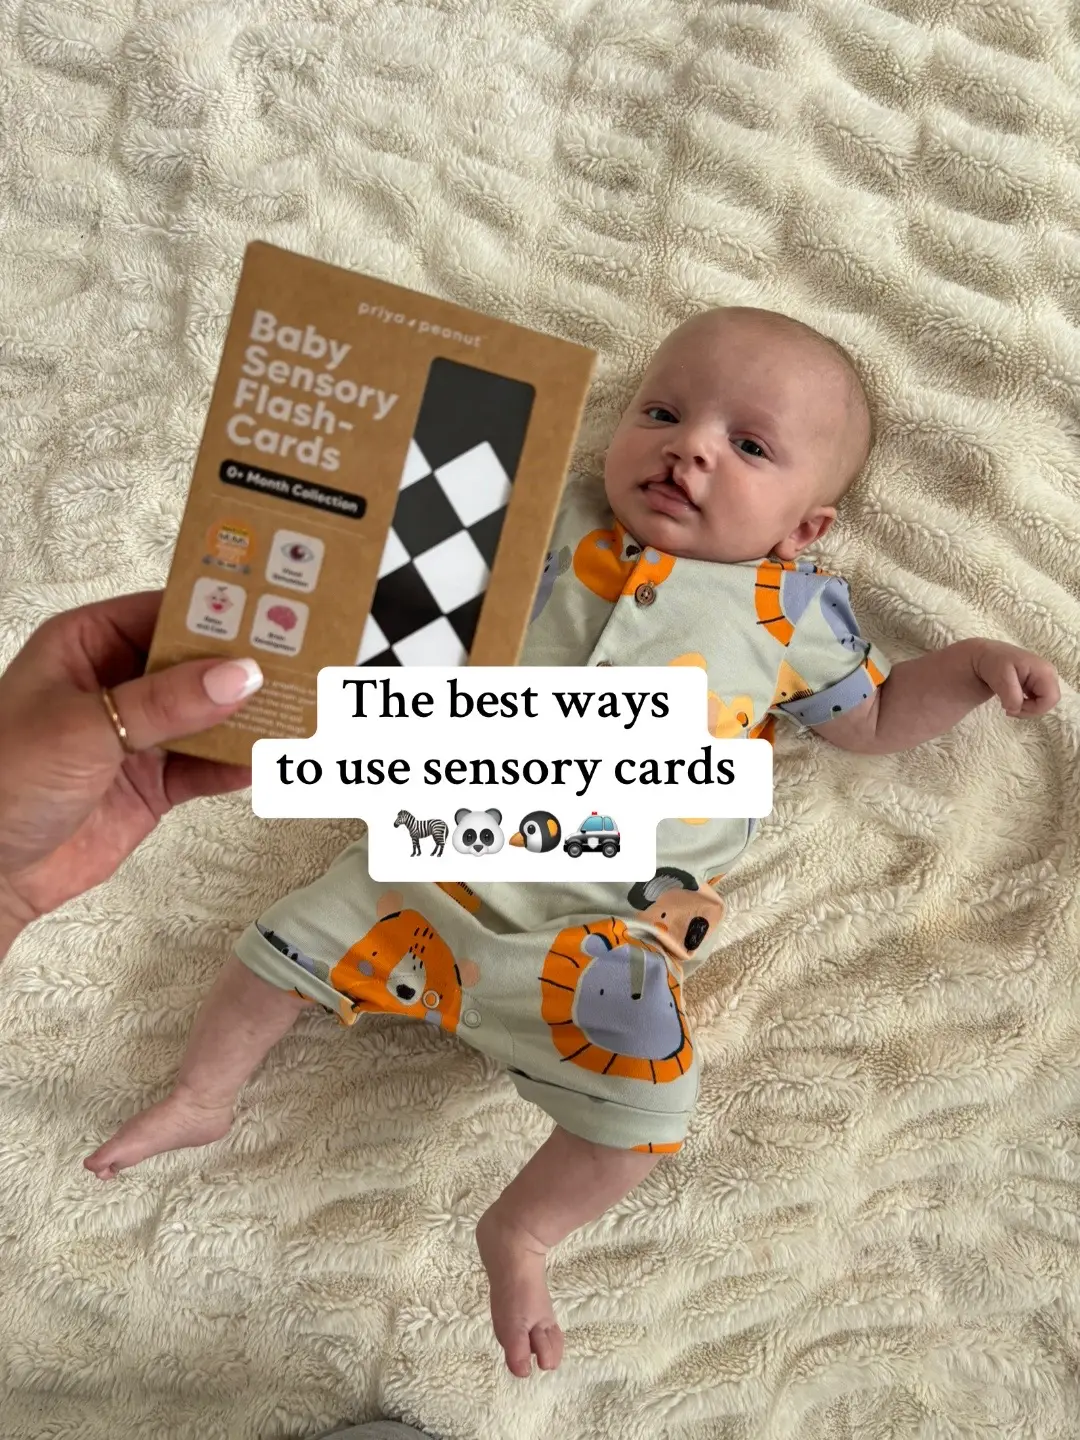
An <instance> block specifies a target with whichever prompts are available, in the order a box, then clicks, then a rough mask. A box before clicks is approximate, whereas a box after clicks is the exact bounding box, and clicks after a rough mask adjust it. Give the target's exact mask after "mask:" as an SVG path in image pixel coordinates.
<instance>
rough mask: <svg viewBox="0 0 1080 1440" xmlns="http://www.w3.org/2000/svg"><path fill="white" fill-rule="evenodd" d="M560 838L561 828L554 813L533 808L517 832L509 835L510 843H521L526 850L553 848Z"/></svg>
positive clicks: (538, 850) (537, 850)
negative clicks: (550, 813)
mask: <svg viewBox="0 0 1080 1440" xmlns="http://www.w3.org/2000/svg"><path fill="white" fill-rule="evenodd" d="M561 839H562V828H561V827H560V825H559V822H558V820H556V819H555V816H554V815H549V814H548V812H547V811H546V810H534V811H533V812H532V814H531V815H526V816H525V819H524V820H522V822H521V824H520V826H519V827H518V830H517V833H516V834H514V835H511V836H510V844H511V845H522V846H524V847H525V849H526V850H532V851H534V852H537V853H539V852H541V851H543V850H554V849H555V848H556V847H557V845H558V843H559V841H560V840H561Z"/></svg>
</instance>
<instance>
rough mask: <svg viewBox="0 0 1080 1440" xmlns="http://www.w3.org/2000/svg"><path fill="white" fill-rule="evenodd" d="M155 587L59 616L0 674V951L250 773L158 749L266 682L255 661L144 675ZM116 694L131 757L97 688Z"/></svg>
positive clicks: (211, 721)
mask: <svg viewBox="0 0 1080 1440" xmlns="http://www.w3.org/2000/svg"><path fill="white" fill-rule="evenodd" d="M160 605H161V592H160V591H148V592H144V593H141V594H138V595H123V596H120V597H118V598H117V599H115V600H105V601H103V602H101V603H100V604H97V605H84V606H82V607H80V608H79V609H77V610H69V611H67V612H65V613H64V614H61V615H56V616H54V617H53V618H52V619H51V620H48V621H46V622H45V624H44V625H42V626H41V627H40V628H39V629H38V630H36V631H35V632H34V634H33V635H31V637H30V639H29V640H28V641H27V642H26V644H25V645H24V646H23V648H22V650H20V651H19V653H18V654H17V655H16V656H15V659H14V660H13V661H12V662H11V665H10V666H9V667H8V669H7V670H6V671H5V672H4V674H3V675H0V955H2V954H3V953H4V951H5V950H6V948H7V945H8V944H10V942H11V940H12V939H13V938H14V936H15V934H17V933H18V931H19V930H20V929H22V927H23V926H24V925H26V924H28V923H29V922H30V921H31V920H33V919H35V918H36V917H37V916H39V915H43V914H45V913H46V912H47V911H50V910H54V909H55V908H56V907H57V906H58V905H61V904H63V903H64V901H66V900H70V899H71V897H72V896H74V895H79V894H81V893H82V891H84V890H89V889H90V888H91V887H92V886H94V885H98V884H100V883H101V881H102V880H105V879H107V878H108V876H110V875H111V874H112V873H113V871H114V870H115V869H116V867H117V866H118V865H119V864H120V862H121V860H123V859H125V858H126V856H128V855H130V853H131V852H132V850H134V849H135V847H136V846H137V845H138V844H139V843H140V842H141V841H142V840H144V839H145V838H146V836H147V835H149V833H150V831H151V830H153V828H154V826H155V825H156V824H157V823H158V821H159V820H160V819H161V817H162V816H163V815H164V814H165V813H166V811H167V810H169V809H171V808H172V806H174V805H181V804H183V802H184V801H185V800H191V799H193V798H195V797H196V796H199V795H212V794H217V793H219V792H222V791H226V790H236V789H239V788H240V787H242V786H244V785H249V784H250V783H251V771H250V769H248V768H247V767H242V766H236V765H218V764H215V763H214V762H212V761H209V760H197V759H195V758H194V757H192V756H187V755H169V754H165V753H164V752H163V751H161V750H158V749H155V748H154V747H155V746H157V745H159V744H161V743H163V742H164V741H167V740H177V739H180V738H181V737H182V736H185V735H195V734H198V733H199V732H200V731H202V730H208V729H209V728H210V727H211V726H212V725H216V724H217V723H218V722H219V721H221V720H224V719H226V718H227V717H228V716H229V715H231V714H232V713H233V712H234V711H235V710H237V709H239V707H240V705H241V704H242V703H243V701H244V700H246V699H247V698H248V697H249V696H250V695H252V694H253V693H254V692H255V691H256V690H257V689H258V688H259V686H260V685H261V684H262V672H261V671H260V670H259V667H258V665H257V664H256V663H255V661H254V660H234V661H221V660H192V661H188V662H185V663H184V664H182V665H177V666H175V667H174V668H172V669H170V670H163V671H159V672H157V673H155V674H153V675H143V673H142V672H143V669H144V666H145V663H146V655H147V651H148V649H149V645H150V637H151V635H152V634H153V630H154V622H155V620H156V618H157V613H158V609H159V608H160ZM103 686H107V687H108V688H109V689H110V690H111V692H112V695H113V698H114V700H115V703H116V709H117V712H118V714H119V716H120V721H121V723H122V725H123V726H124V728H125V729H126V731H127V737H128V743H129V745H131V747H132V748H133V749H134V750H135V751H137V752H138V753H136V754H128V753H127V752H126V751H125V750H124V748H123V746H122V745H121V743H120V739H119V737H118V735H117V732H116V730H115V729H114V727H113V724H112V721H111V720H110V718H109V713H108V711H107V709H106V707H105V704H104V702H103V699H102V694H101V690H102V687H103Z"/></svg>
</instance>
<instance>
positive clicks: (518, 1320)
mask: <svg viewBox="0 0 1080 1440" xmlns="http://www.w3.org/2000/svg"><path fill="white" fill-rule="evenodd" d="M476 1244H477V1248H478V1249H479V1251H480V1259H481V1260H482V1261H483V1262H484V1269H485V1270H486V1271H487V1276H488V1283H489V1285H490V1286H491V1320H492V1324H493V1325H494V1327H495V1338H496V1339H497V1340H498V1342H499V1344H500V1345H501V1346H502V1347H503V1353H504V1354H505V1355H506V1363H507V1365H508V1367H509V1368H510V1370H511V1371H512V1373H513V1374H515V1375H517V1376H518V1377H519V1378H520V1379H522V1380H524V1379H527V1378H528V1376H529V1375H530V1374H531V1373H532V1357H533V1356H534V1355H535V1356H536V1363H537V1365H539V1367H540V1369H541V1370H555V1369H557V1368H558V1365H559V1362H560V1361H561V1360H562V1355H563V1333H562V1331H561V1330H560V1329H559V1326H558V1324H557V1323H556V1320H555V1312H554V1310H553V1309H552V1307H551V1296H550V1295H549V1294H548V1288H547V1280H546V1279H545V1276H544V1271H545V1268H546V1263H547V1249H546V1247H545V1246H544V1245H542V1244H541V1243H540V1241H539V1240H537V1239H535V1238H534V1237H533V1236H532V1235H530V1234H529V1233H528V1231H526V1230H523V1229H521V1228H520V1227H515V1226H514V1225H513V1224H511V1223H508V1222H507V1221H505V1220H503V1219H501V1218H500V1217H499V1216H498V1215H493V1214H492V1212H491V1211H490V1210H489V1211H488V1212H487V1214H485V1215H482V1216H481V1218H480V1223H479V1225H477V1227H476Z"/></svg>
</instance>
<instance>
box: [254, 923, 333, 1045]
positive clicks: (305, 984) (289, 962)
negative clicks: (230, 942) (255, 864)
mask: <svg viewBox="0 0 1080 1440" xmlns="http://www.w3.org/2000/svg"><path fill="white" fill-rule="evenodd" d="M233 949H234V951H235V952H236V957H237V959H238V960H240V961H241V962H242V963H243V964H244V965H246V966H247V968H248V969H249V970H251V971H253V972H254V974H256V975H258V976H259V978H260V979H261V980H265V981H267V982H268V984H270V985H276V986H277V988H278V989H279V990H292V991H295V992H296V994H297V995H299V996H300V997H301V998H302V999H305V1000H310V1001H312V1002H313V1003H314V1004H316V1005H321V1006H322V1007H323V1009H324V1010H328V1011H329V1012H330V1014H331V1015H336V1016H337V1018H338V1019H339V1020H340V1021H341V1023H342V1025H354V1024H355V1023H356V1021H357V1020H358V1019H359V1015H358V1012H357V1011H356V1010H355V1009H354V1008H353V1006H352V1004H351V1003H350V1001H349V998H348V996H346V995H342V994H340V993H339V991H337V990H335V989H334V987H333V986H332V985H331V984H330V982H329V980H323V979H321V978H320V977H319V976H318V975H316V974H315V973H314V971H313V970H309V969H307V967H306V966H305V965H304V964H303V963H302V962H301V961H300V960H293V959H290V958H289V956H288V955H285V954H283V953H282V952H281V951H280V950H279V949H278V948H277V946H276V945H271V943H270V941H269V940H267V938H266V936H265V935H264V934H263V933H262V931H261V930H260V929H259V927H258V926H257V925H249V926H248V927H247V929H246V930H245V931H244V932H243V934H242V935H241V936H240V937H239V939H238V940H237V941H236V944H235V945H234V946H233Z"/></svg>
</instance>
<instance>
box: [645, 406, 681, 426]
mask: <svg viewBox="0 0 1080 1440" xmlns="http://www.w3.org/2000/svg"><path fill="white" fill-rule="evenodd" d="M645 414H646V415H647V416H648V417H649V419H650V420H660V421H662V422H663V424H665V425H667V424H672V425H674V424H676V423H677V422H676V419H675V416H674V415H673V414H672V413H671V411H670V410H669V409H668V408H667V406H666V405H650V406H649V408H648V409H647V410H646V411H645Z"/></svg>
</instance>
